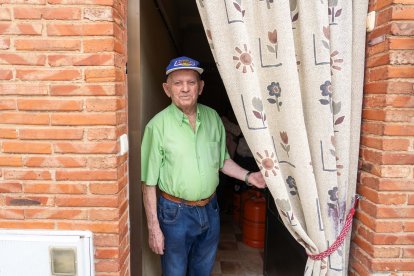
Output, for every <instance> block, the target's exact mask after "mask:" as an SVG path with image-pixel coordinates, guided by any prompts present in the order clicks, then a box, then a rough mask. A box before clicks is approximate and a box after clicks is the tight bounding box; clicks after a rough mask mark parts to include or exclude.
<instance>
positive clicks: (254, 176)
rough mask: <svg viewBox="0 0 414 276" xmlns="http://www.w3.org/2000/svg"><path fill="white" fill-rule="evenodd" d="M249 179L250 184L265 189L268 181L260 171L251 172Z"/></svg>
mask: <svg viewBox="0 0 414 276" xmlns="http://www.w3.org/2000/svg"><path fill="white" fill-rule="evenodd" d="M247 180H248V181H249V183H250V184H252V185H253V186H255V187H257V188H260V189H263V188H265V187H266V181H265V180H264V178H263V175H262V173H261V172H260V171H258V172H253V173H251V174H250V175H249V178H248V179H247Z"/></svg>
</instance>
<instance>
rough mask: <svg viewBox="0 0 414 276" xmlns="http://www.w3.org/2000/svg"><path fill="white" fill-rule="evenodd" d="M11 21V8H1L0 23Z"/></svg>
mask: <svg viewBox="0 0 414 276" xmlns="http://www.w3.org/2000/svg"><path fill="white" fill-rule="evenodd" d="M3 20H4V21H10V20H11V12H10V9H9V8H2V7H0V21H3Z"/></svg>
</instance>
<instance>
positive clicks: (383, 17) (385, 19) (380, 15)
mask: <svg viewBox="0 0 414 276" xmlns="http://www.w3.org/2000/svg"><path fill="white" fill-rule="evenodd" d="M391 17H392V7H388V8H386V9H384V10H381V11H378V12H377V14H376V19H375V26H376V28H378V26H381V25H383V24H388V23H389V22H390V21H391Z"/></svg>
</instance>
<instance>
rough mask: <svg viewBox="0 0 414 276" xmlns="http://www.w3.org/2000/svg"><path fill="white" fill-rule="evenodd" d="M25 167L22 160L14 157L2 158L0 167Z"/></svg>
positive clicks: (4, 156)
mask: <svg viewBox="0 0 414 276" xmlns="http://www.w3.org/2000/svg"><path fill="white" fill-rule="evenodd" d="M22 165H23V161H22V158H21V157H20V156H14V155H4V154H3V155H2V156H0V167H21V166H22Z"/></svg>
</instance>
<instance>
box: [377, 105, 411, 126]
mask: <svg viewBox="0 0 414 276" xmlns="http://www.w3.org/2000/svg"><path fill="white" fill-rule="evenodd" d="M413 118H414V109H412V108H411V109H390V110H386V112H385V119H384V120H385V121H386V122H407V123H410V122H413V121H414V120H413Z"/></svg>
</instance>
